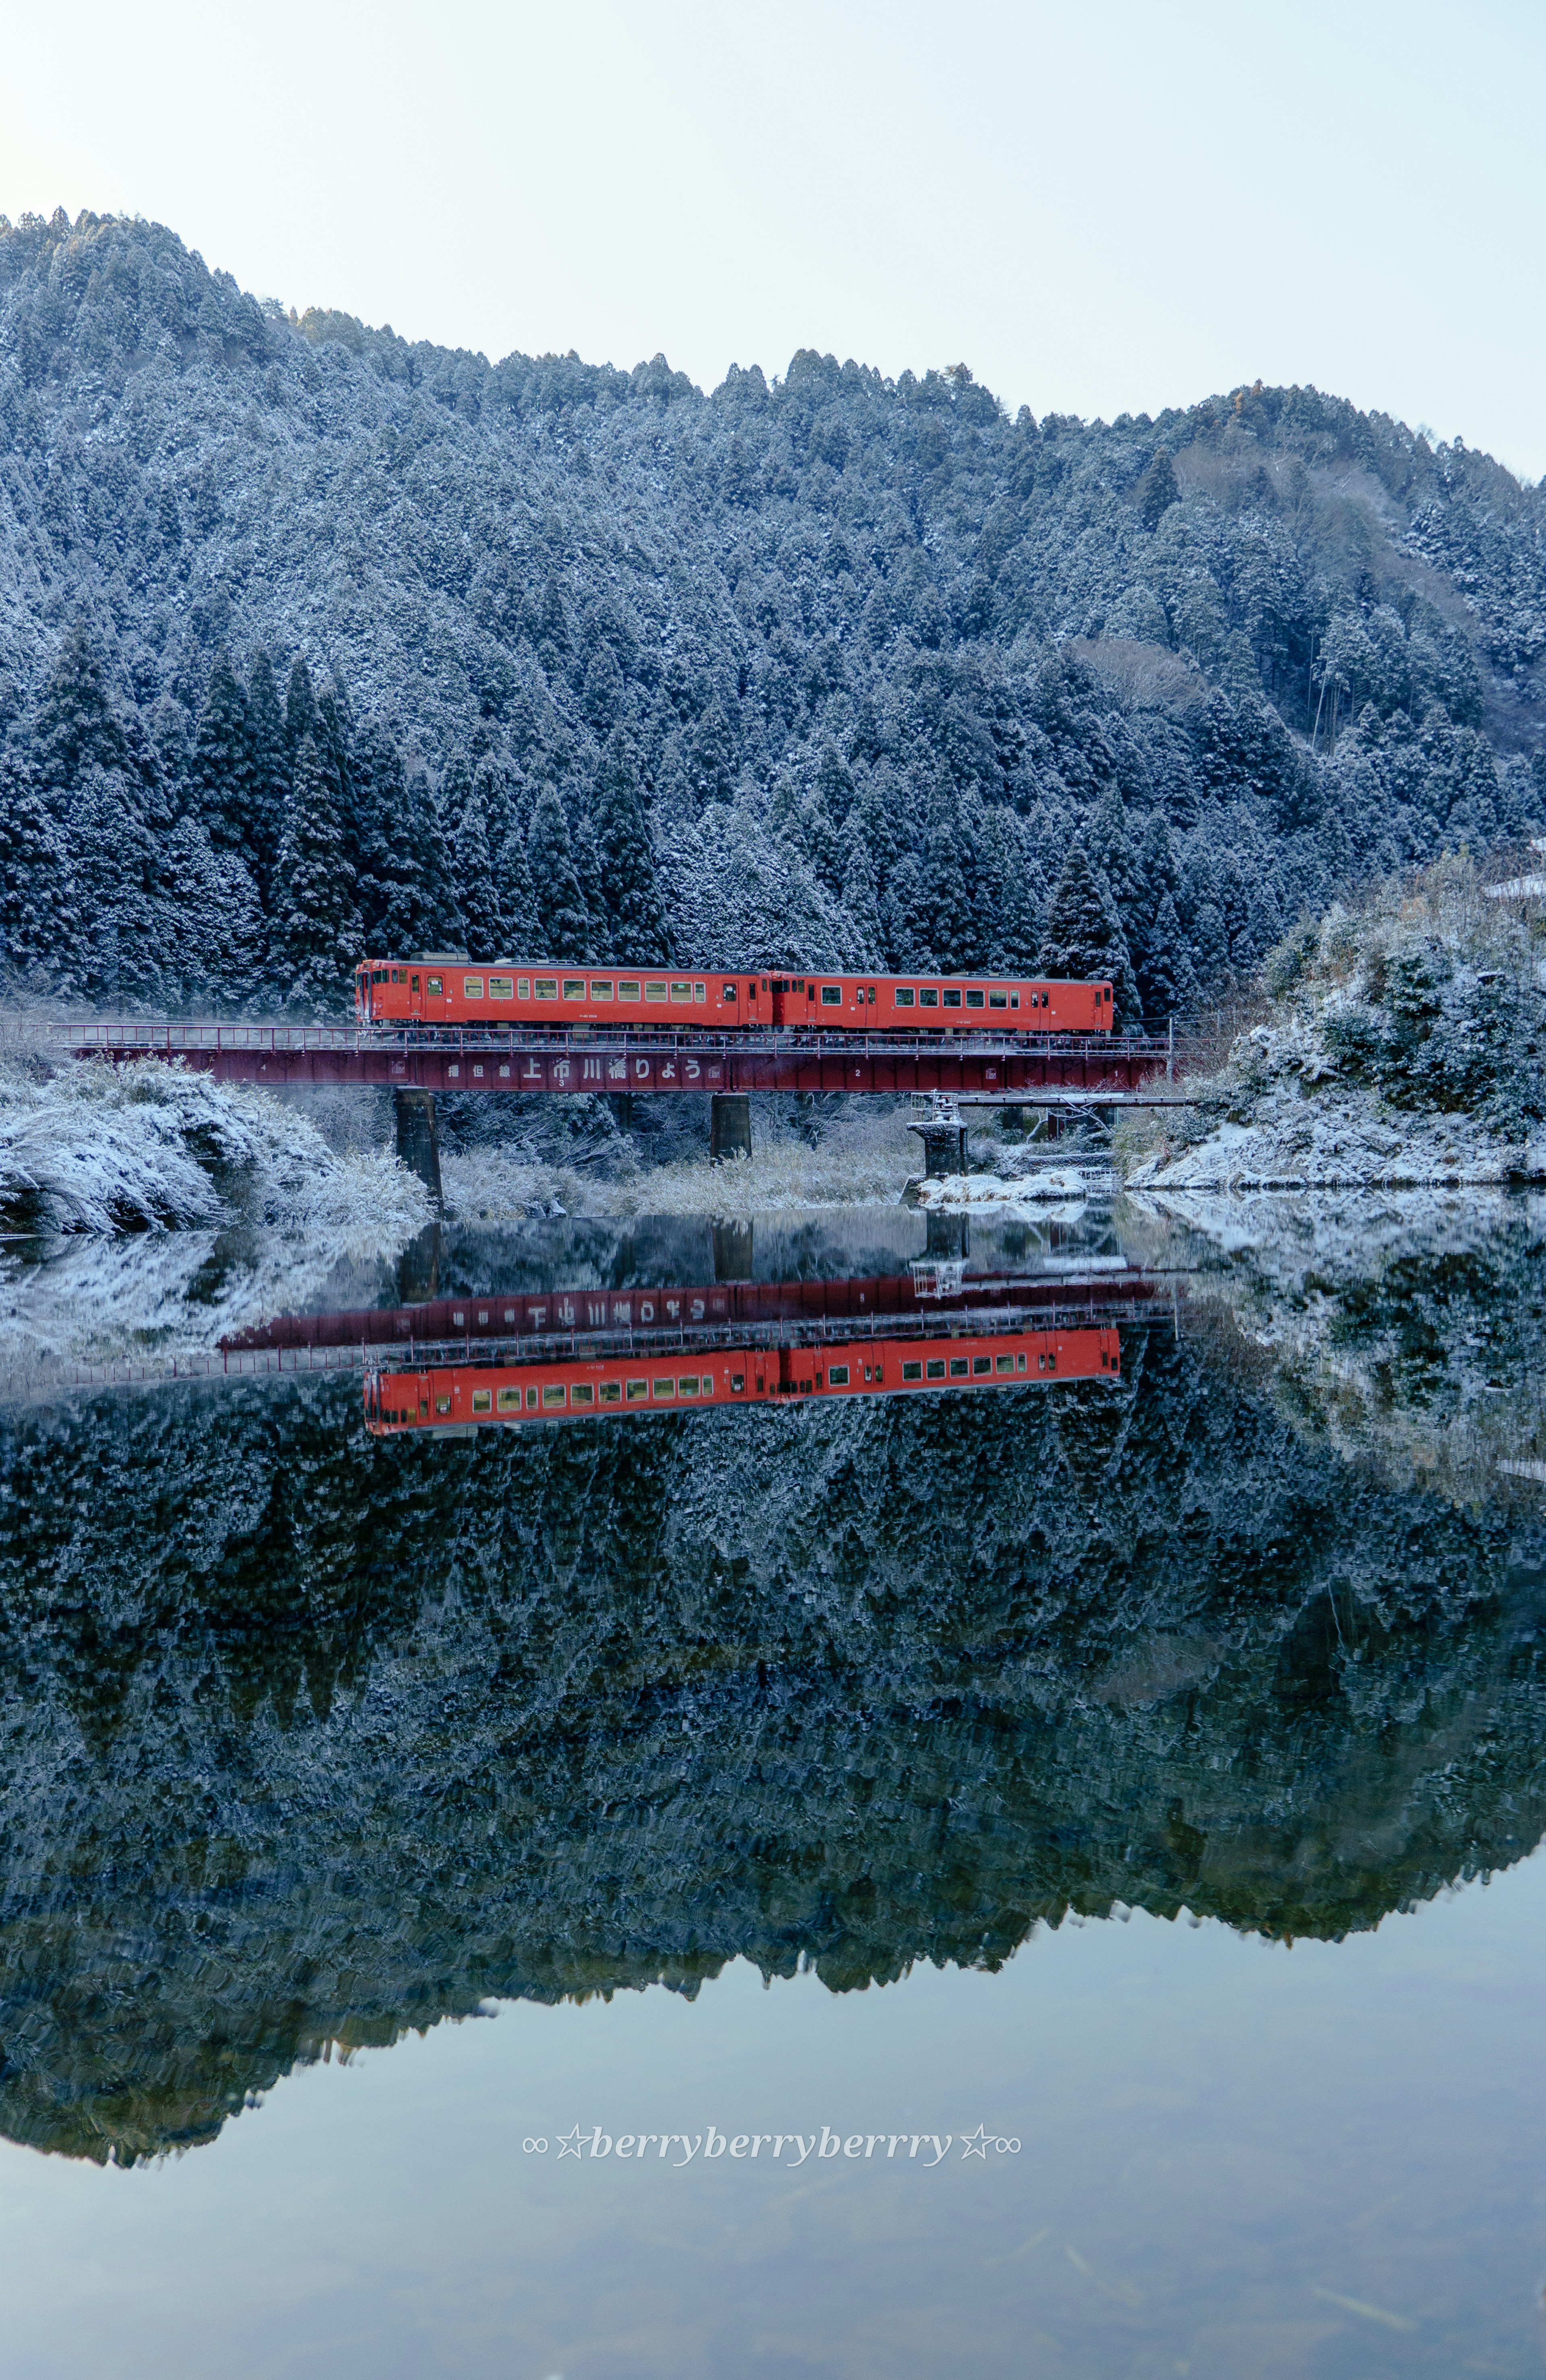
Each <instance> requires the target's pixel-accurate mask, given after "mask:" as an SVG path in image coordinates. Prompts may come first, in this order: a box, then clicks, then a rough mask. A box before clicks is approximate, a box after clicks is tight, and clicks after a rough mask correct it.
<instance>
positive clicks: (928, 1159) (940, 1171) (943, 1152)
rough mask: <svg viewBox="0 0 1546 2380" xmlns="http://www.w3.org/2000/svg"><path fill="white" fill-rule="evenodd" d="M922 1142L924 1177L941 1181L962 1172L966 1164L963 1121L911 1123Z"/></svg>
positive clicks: (928, 1180) (965, 1168)
mask: <svg viewBox="0 0 1546 2380" xmlns="http://www.w3.org/2000/svg"><path fill="white" fill-rule="evenodd" d="M908 1130H909V1132H915V1133H916V1134H917V1135H918V1136H919V1138H920V1139H921V1140H922V1142H923V1144H924V1181H925V1182H943V1181H944V1180H945V1179H946V1178H947V1176H948V1175H949V1174H952V1173H964V1172H966V1170H967V1165H966V1126H965V1125H964V1124H963V1123H927V1124H923V1123H913V1124H909V1126H908Z"/></svg>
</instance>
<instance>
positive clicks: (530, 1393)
mask: <svg viewBox="0 0 1546 2380" xmlns="http://www.w3.org/2000/svg"><path fill="white" fill-rule="evenodd" d="M526 1411H527V1413H535V1412H536V1411H537V1390H535V1389H528V1390H526Z"/></svg>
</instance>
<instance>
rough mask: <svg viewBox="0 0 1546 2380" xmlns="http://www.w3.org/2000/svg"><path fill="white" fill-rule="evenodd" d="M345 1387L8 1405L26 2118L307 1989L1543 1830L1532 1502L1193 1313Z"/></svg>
mask: <svg viewBox="0 0 1546 2380" xmlns="http://www.w3.org/2000/svg"><path fill="white" fill-rule="evenodd" d="M356 1397H357V1389H356V1388H355V1387H353V1386H352V1385H351V1384H348V1383H339V1384H337V1385H324V1384H313V1383H300V1384H296V1385H294V1386H291V1387H289V1388H286V1389H284V1390H280V1389H277V1388H273V1387H271V1388H268V1389H261V1390H260V1389H258V1388H251V1389H247V1390H237V1391H232V1392H227V1393H225V1394H224V1395H217V1394H216V1393H213V1392H203V1391H188V1392H186V1393H185V1392H172V1391H166V1392H163V1395H162V1398H161V1399H160V1400H158V1401H155V1402H151V1401H150V1400H144V1401H139V1402H125V1403H115V1402H113V1401H104V1402H103V1403H98V1404H96V1405H94V1406H88V1407H83V1408H81V1409H80V1410H79V1411H78V1412H76V1413H74V1414H72V1415H69V1416H68V1417H67V1418H62V1417H59V1416H54V1417H52V1418H50V1419H49V1420H47V1421H31V1422H29V1423H27V1424H26V1425H25V1426H18V1425H16V1424H14V1423H13V1424H10V1425H8V1426H7V1431H6V1438H5V1439H4V1441H3V1442H0V1466H3V1475H4V1477H5V1479H6V1488H7V1494H6V1499H5V1501H4V1502H3V1503H0V1625H3V1628H4V1640H3V1643H4V1649H3V1655H0V1658H3V1659H4V1662H5V1667H6V1713H7V1717H6V1734H5V1740H4V1747H3V1751H0V1759H3V1762H4V1773H3V1776H0V1796H3V1807H4V1811H5V1814H6V1815H5V1818H4V1821H3V1830H4V1831H3V1844H4V1875H5V1891H4V1900H3V1902H0V2043H3V2045H4V2061H5V2062H4V2066H3V2068H0V2127H3V2128H4V2129H5V2130H6V2131H8V2132H9V2133H11V2134H12V2135H13V2136H14V2137H18V2138H21V2139H25V2140H29V2141H32V2142H35V2143H38V2144H39V2145H40V2146H44V2147H49V2148H55V2149H61V2150H66V2151H74V2152H79V2153H84V2154H87V2155H98V2156H100V2155H105V2154H107V2153H109V2151H110V2150H114V2149H115V2150H116V2151H117V2153H119V2154H123V2155H132V2154H138V2153H141V2152H143V2151H146V2150H150V2149H154V2148H157V2147H161V2146H165V2145H169V2144H174V2143H179V2142H188V2141H196V2140H199V2139H205V2138H208V2137H211V2135H212V2134H213V2133H214V2132H215V2131H218V2129H219V2127H220V2125H221V2123H222V2121H223V2119H224V2117H225V2116H226V2115H227V2114H228V2113H229V2112H230V2111H231V2110H233V2109H234V2108H236V2107H240V2106H241V2104H242V2102H243V2100H244V2098H245V2097H246V2096H247V2095H248V2094H249V2093H251V2092H253V2091H255V2090H260V2089H262V2088H264V2087H265V2086H266V2085H267V2084H268V2083H271V2082H272V2080H273V2078H274V2077H275V2076H276V2075H278V2074H280V2073H282V2072H283V2071H284V2070H285V2068H286V2067H287V2066H288V2065H289V2064H290V2063H291V2062H292V2061H293V2060H294V2059H295V2058H297V2057H304V2056H307V2055H309V2054H312V2053H314V2052H315V2051H316V2050H317V2049H318V2047H319V2046H320V2045H321V2044H322V2043H323V2042H324V2041H325V2040H327V2039H329V2038H334V2039H344V2040H346V2041H386V2040H390V2039H392V2038H393V2036H394V2035H395V2034H396V2033H398V2032H399V2031H400V2030H401V2029H402V2028H404V2027H405V2026H411V2025H416V2024H427V2023H429V2022H434V2021H435V2020H436V2019H437V2018H439V2017H441V2016H442V2015H445V2014H449V2013H455V2012H458V2011H463V2010H468V2009H470V2008H471V2007H473V2006H474V2005H476V2003H477V2000H478V1999H479V1998H481V1997H483V1996H485V1995H487V1994H490V1993H495V1994H508V1993H525V1994H532V1995H537V1996H544V1997H545V1996H551V1995H557V1994H560V1993H563V1992H572V1991H583V1990H587V1989H598V1988H599V1989H608V1988H611V1987H613V1986H617V1985H631V1984H642V1983H644V1982H646V1981H649V1980H664V1981H666V1982H668V1983H670V1984H672V1985H676V1986H677V1987H679V1988H687V1989H691V1988H693V1987H694V1985H695V1984H696V1983H697V1982H698V1980H699V1979H700V1978H701V1977H703V1976H705V1975H707V1974H709V1973H713V1972H714V1971H715V1970H716V1969H717V1968H718V1967H719V1965H720V1964H721V1963H722V1962H723V1961H725V1960H726V1959H728V1958H730V1957H731V1956H733V1955H735V1954H737V1953H743V1954H744V1955H746V1956H747V1957H749V1958H751V1959H753V1960H755V1961H757V1962H758V1963H759V1964H760V1965H762V1966H763V1967H764V1968H765V1969H766V1970H767V1971H769V1972H777V1973H787V1972H789V1971H791V1969H792V1968H793V1967H794V1966H795V1964H796V1962H797V1961H799V1960H801V1959H802V1958H806V1959H809V1960H811V1961H814V1962H815V1964H816V1966H817V1967H818V1969H819V1971H820V1972H821V1973H822V1974H823V1975H824V1976H825V1978H826V1979H827V1982H828V1983H829V1984H831V1985H833V1986H834V1987H846V1986H852V1985H861V1984H864V1983H865V1982H867V1981H870V1980H872V1979H876V1978H880V1979H884V1978H887V1977H890V1976H894V1975H897V1974H899V1973H901V1972H902V1971H903V1970H904V1969H905V1968H906V1967H907V1965H908V1964H909V1963H910V1962H911V1961H914V1960H917V1959H934V1960H936V1961H946V1960H960V1961H979V1962H986V1963H993V1962H994V1961H997V1960H999V1959H1002V1958H1003V1957H1005V1956H1007V1955H1008V1953H1009V1951H1010V1950H1011V1949H1013V1948H1014V1946H1015V1945H1016V1944H1017V1943H1018V1942H1020V1941H1021V1940H1022V1939H1023V1937H1024V1936H1025V1934H1026V1932H1027V1930H1028V1929H1029V1928H1030V1927H1031V1926H1033V1924H1034V1923H1035V1921H1036V1920H1037V1919H1038V1918H1045V1919H1048V1920H1054V1921H1055V1920H1056V1919H1057V1918H1058V1917H1059V1916H1060V1915H1061V1914H1062V1913H1064V1912H1066V1911H1067V1910H1068V1909H1069V1908H1070V1907H1072V1908H1076V1909H1080V1910H1083V1911H1090V1912H1101V1911H1105V1910H1107V1909H1109V1908H1110V1907H1111V1906H1112V1904H1113V1902H1116V1901H1121V1902H1129V1903H1133V1902H1136V1903H1141V1904H1142V1905H1144V1906H1146V1907H1149V1908H1153V1909H1155V1910H1160V1911H1174V1910H1176V1909H1178V1908H1179V1907H1180V1906H1182V1905H1183V1904H1185V1905H1188V1906H1190V1907H1191V1908H1192V1909H1194V1910H1198V1911H1205V1912H1213V1913H1217V1914H1218V1915H1220V1916H1222V1917H1224V1918H1225V1919H1226V1920H1227V1921H1228V1922H1230V1923H1232V1924H1236V1925H1244V1926H1256V1927H1261V1928H1263V1929H1268V1930H1272V1931H1275V1932H1286V1933H1307V1932H1309V1933H1322V1934H1335V1933H1338V1932H1341V1931H1343V1930H1345V1929H1347V1928H1348V1927H1352V1926H1359V1925H1369V1924H1372V1923H1373V1922H1375V1921H1376V1920H1377V1919H1378V1918H1379V1917H1380V1916H1381V1915H1382V1914H1383V1913H1384V1912H1385V1911H1387V1910H1389V1909H1391V1908H1393V1907H1395V1906H1396V1905H1398V1904H1399V1903H1401V1902H1403V1901H1406V1900H1411V1899H1414V1898H1420V1897H1422V1896H1424V1895H1427V1894H1431V1893H1432V1892H1433V1891H1435V1890H1436V1889H1438V1888H1440V1887H1441V1886H1442V1885H1443V1883H1445V1882H1446V1881H1448V1880H1450V1879H1452V1878H1455V1877H1457V1876H1466V1875H1469V1874H1472V1873H1475V1872H1476V1871H1477V1870H1479V1869H1481V1868H1485V1867H1488V1866H1492V1865H1501V1864H1506V1863H1508V1862H1509V1861H1511V1860H1513V1859H1515V1858H1516V1857H1518V1856H1520V1855H1521V1854H1522V1853H1523V1852H1525V1851H1526V1850H1527V1849H1528V1848H1529V1847H1530V1846H1531V1845H1532V1844H1533V1843H1534V1842H1535V1841H1536V1840H1537V1839H1538V1838H1539V1836H1540V1833H1541V1831H1542V1829H1543V1828H1546V1762H1543V1759H1542V1755H1541V1754H1540V1751H1539V1749H1538V1744H1539V1741H1540V1704H1541V1693H1540V1684H1539V1683H1538V1660H1540V1659H1543V1658H1546V1656H1542V1655H1541V1654H1540V1647H1539V1646H1538V1644H1537V1629H1538V1626H1540V1625H1541V1624H1542V1622H1543V1613H1542V1609H1541V1607H1542V1605H1543V1603H1546V1588H1543V1586H1542V1568H1541V1565H1542V1562H1543V1560H1546V1531H1542V1530H1540V1529H1535V1530H1534V1531H1533V1534H1531V1533H1529V1531H1528V1529H1527V1527H1526V1524H1521V1523H1520V1522H1519V1521H1518V1520H1517V1519H1516V1518H1514V1519H1510V1518H1509V1517H1508V1516H1504V1515H1486V1514H1483V1515H1481V1516H1480V1517H1479V1516H1477V1515H1473V1514H1467V1513H1466V1512H1462V1511H1459V1510H1457V1509H1455V1507H1453V1506H1451V1505H1450V1504H1447V1503H1445V1502H1443V1501H1441V1500H1424V1499H1422V1498H1419V1497H1415V1496H1407V1497H1404V1498H1403V1497H1398V1496H1396V1495H1395V1494H1394V1493H1393V1492H1390V1491H1388V1490H1386V1489H1383V1488H1381V1487H1380V1486H1379V1485H1378V1484H1377V1483H1376V1482H1374V1481H1373V1480H1371V1478H1369V1477H1367V1476H1366V1475H1363V1474H1361V1473H1359V1471H1357V1470H1356V1469H1349V1468H1347V1467H1345V1466H1343V1465H1342V1464H1341V1463H1338V1462H1336V1461H1335V1458H1333V1457H1332V1456H1330V1455H1318V1454H1317V1453H1316V1452H1315V1451H1314V1449H1313V1448H1311V1447H1307V1445H1306V1442H1305V1440H1304V1439H1303V1438H1302V1436H1297V1435H1296V1434H1295V1433H1294V1432H1293V1431H1292V1430H1291V1429H1290V1428H1289V1427H1288V1426H1287V1425H1286V1423H1285V1422H1284V1421H1283V1420H1282V1419H1280V1418H1279V1417H1278V1416H1277V1415H1275V1414H1274V1411H1273V1409H1272V1406H1271V1404H1270V1402H1269V1401H1268V1400H1267V1399H1266V1398H1265V1397H1264V1396H1260V1395H1258V1394H1257V1393H1256V1392H1255V1391H1254V1390H1251V1389H1250V1388H1249V1387H1242V1386H1240V1385H1239V1384H1238V1382H1236V1381H1232V1380H1226V1379H1223V1378H1221V1377H1220V1376H1219V1375H1218V1374H1217V1373H1214V1372H1210V1371H1209V1370H1208V1368H1207V1367H1206V1365H1205V1363H1204V1362H1203V1361H1202V1358H1201V1357H1200V1356H1199V1355H1197V1354H1195V1353H1194V1351H1193V1350H1192V1349H1190V1347H1189V1346H1187V1345H1185V1344H1182V1345H1181V1346H1179V1347H1178V1346H1177V1345H1176V1344H1175V1343H1174V1342H1173V1340H1172V1339H1171V1337H1170V1335H1169V1332H1168V1330H1150V1331H1147V1332H1144V1331H1141V1330H1131V1331H1129V1332H1128V1333H1127V1334H1126V1335H1125V1343H1124V1378H1123V1380H1122V1382H1121V1384H1120V1386H1119V1387H1113V1386H1112V1385H1110V1384H1109V1383H1108V1384H1102V1385H1094V1384H1092V1385H1091V1386H1090V1387H1088V1388H1086V1387H1074V1388H1072V1389H1070V1390H1068V1391H1066V1392H1065V1393H1064V1394H1063V1395H1062V1396H1061V1397H1060V1398H1058V1399H1050V1398H1049V1399H1023V1398H1022V1399H1013V1400H1011V1399H1004V1400H1000V1401H998V1402H997V1403H993V1404H986V1405H975V1406H968V1405H966V1404H964V1403H955V1402H951V1403H941V1404H939V1405H936V1406H933V1407H931V1408H928V1409H926V1410H919V1409H917V1408H914V1407H901V1408H898V1407H880V1406H871V1407H867V1408H852V1407H851V1408H847V1409H843V1410H833V1409H823V1410H820V1411H812V1410H797V1411H788V1412H780V1411H772V1412H765V1413H760V1414H757V1415H751V1416H737V1417H736V1418H735V1419H734V1420H733V1421H732V1420H731V1419H730V1418H729V1417H722V1416H719V1415H699V1416H697V1417H695V1418H694V1419H686V1418H663V1419H661V1420H659V1421H656V1422H651V1423H648V1424H645V1425H641V1427H639V1428H637V1429H635V1430H632V1431H626V1432H611V1433H608V1432H606V1431H602V1430H591V1429H586V1428H576V1429H574V1430H571V1431H569V1432H567V1433H562V1434H554V1435H551V1436H546V1437H533V1438H531V1439H525V1438H512V1437H504V1436H492V1437H489V1436H486V1437H484V1438H482V1439H476V1440H472V1441H467V1442H465V1443H453V1444H451V1445H443V1444H442V1445H429V1444H425V1443H423V1442H410V1443H401V1442H396V1443H389V1444H385V1445H380V1444H373V1443H372V1442H371V1441H369V1440H368V1439H367V1438H366V1436H365V1434H364V1433H363V1431H362V1430H361V1428H360V1427H359V1426H358V1422H357V1419H356V1402H355V1401H356ZM1542 1643H1546V1635H1543V1636H1542Z"/></svg>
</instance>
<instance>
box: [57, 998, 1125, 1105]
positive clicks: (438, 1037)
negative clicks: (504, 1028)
mask: <svg viewBox="0 0 1546 2380" xmlns="http://www.w3.org/2000/svg"><path fill="white" fill-rule="evenodd" d="M27 1029H28V1038H29V1041H30V1044H31V1045H32V1046H34V1047H41V1048H42V1049H43V1050H45V1051H46V1050H56V1051H57V1052H58V1053H59V1054H60V1055H69V1056H74V1057H80V1058H89V1057H98V1058H105V1059H108V1060H110V1061H112V1062H115V1063H127V1062H130V1061H132V1060H135V1059H141V1058H157V1059H161V1060H163V1061H165V1062H169V1063H173V1064H177V1063H180V1064H183V1065H186V1066H188V1067H191V1068H193V1069H194V1070H195V1071H196V1072H198V1073H199V1074H206V1075H213V1076H214V1077H215V1079H216V1081H218V1082H223V1083H260V1084H264V1085H266V1086H268V1087H272V1088H276V1089H287V1088H294V1087H311V1086H322V1085H328V1086H332V1085H338V1084H364V1085H370V1084H378V1085H380V1086H383V1087H386V1088H389V1089H393V1090H407V1091H431V1092H435V1091H474V1090H476V1091H499V1092H525V1093H528V1094H532V1093H545V1094H560V1095H563V1094H569V1095H573V1094H575V1093H582V1094H583V1093H590V1094H595V1093H598V1092H599V1093H603V1094H607V1095H610V1096H612V1097H628V1096H632V1095H634V1094H637V1093H660V1092H682V1091H686V1092H697V1093H700V1094H701V1093H704V1092H708V1093H711V1094H718V1095H720V1096H723V1095H725V1094H726V1093H730V1094H732V1095H734V1094H742V1095H743V1094H745V1093H747V1092H750V1091H786V1092H787V1091H803V1092H830V1091H848V1092H852V1093H855V1094H857V1095H860V1096H864V1095H865V1094H868V1093H881V1094H888V1095H892V1096H895V1095H896V1094H898V1093H901V1094H904V1095H905V1094H906V1093H908V1092H912V1091H925V1092H955V1093H958V1094H962V1093H963V1094H965V1095H967V1096H968V1097H975V1098H978V1099H988V1100H990V1101H994V1100H1011V1101H1012V1100H1015V1099H1024V1100H1026V1101H1027V1102H1029V1103H1032V1104H1034V1103H1036V1095H1037V1094H1038V1093H1045V1092H1047V1091H1052V1092H1057V1091H1060V1090H1067V1091H1070V1092H1083V1093H1086V1094H1088V1093H1090V1092H1093V1091H1098V1092H1103V1093H1108V1094H1110V1095H1111V1096H1112V1099H1113V1103H1114V1104H1119V1103H1120V1102H1121V1099H1122V1095H1123V1094H1124V1093H1127V1094H1129V1095H1130V1094H1132V1093H1134V1092H1136V1091H1139V1090H1141V1088H1142V1087H1143V1086H1144V1085H1145V1084H1148V1083H1150V1082H1152V1081H1153V1077H1154V1076H1155V1075H1157V1074H1163V1073H1164V1072H1165V1071H1166V1065H1167V1062H1168V1059H1169V1056H1170V1050H1169V1044H1168V1043H1167V1042H1166V1041H1164V1040H1159V1039H1148V1038H1117V1037H1115V1036H1112V1035H1101V1034H1091V1035H1084V1036H1072V1035H1069V1036H1058V1035H1048V1036H1047V1037H1046V1038H1045V1040H1040V1039H1038V1040H1035V1041H1032V1042H1027V1041H1026V1040H1025V1039H1024V1038H1020V1039H1011V1038H1009V1036H1007V1035H999V1036H990V1035H970V1036H969V1035H966V1034H959V1035H948V1036H944V1037H941V1038H925V1037H924V1036H922V1035H920V1036H917V1037H915V1038H903V1037H901V1036H899V1035H896V1034H886V1035H881V1034H864V1033H792V1032H791V1033H742V1034H733V1035H732V1034H713V1033H678V1034H671V1033H660V1034H628V1033H617V1032H610V1033H609V1032H607V1031H605V1030H604V1029H602V1028H600V1027H598V1028H597V1029H596V1030H595V1031H592V1032H584V1031H577V1032H569V1033H556V1032H555V1033H542V1032H538V1031H536V1030H535V1029H533V1030H522V1031H512V1032H505V1033H498V1032H491V1031H479V1030H477V1029H476V1028H473V1027H465V1028H462V1027H440V1026H436V1027H431V1028H426V1029H421V1030H417V1031H415V1032H413V1033H411V1034H409V1033H393V1032H392V1031H390V1030H388V1029H384V1028H380V1027H377V1028H374V1029H372V1030H371V1031H369V1032H362V1031H357V1030H356V1029H355V1028H354V1027H353V1026H332V1025H199V1024H170V1023H164V1022H157V1021H151V1020H147V1019H144V1018H135V1017H127V1018H117V1019H109V1020H100V1019H99V1020H94V1021H90V1020H89V1021H86V1022H82V1023H79V1024H71V1023H62V1024H47V1025H37V1026H33V1025H29V1026H28V1028H27Z"/></svg>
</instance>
